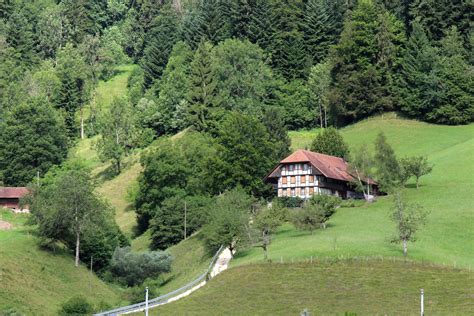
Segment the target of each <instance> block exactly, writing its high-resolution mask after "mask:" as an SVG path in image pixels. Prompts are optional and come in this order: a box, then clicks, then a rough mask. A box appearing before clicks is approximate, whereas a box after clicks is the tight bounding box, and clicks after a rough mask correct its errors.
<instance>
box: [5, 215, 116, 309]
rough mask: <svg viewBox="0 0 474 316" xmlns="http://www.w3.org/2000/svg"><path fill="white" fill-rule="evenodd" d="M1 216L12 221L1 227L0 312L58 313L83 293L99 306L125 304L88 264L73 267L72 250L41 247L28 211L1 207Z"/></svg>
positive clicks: (114, 289)
mask: <svg viewBox="0 0 474 316" xmlns="http://www.w3.org/2000/svg"><path fill="white" fill-rule="evenodd" d="M0 220H3V221H7V222H9V223H11V224H13V228H12V229H11V230H4V231H2V230H0V315H3V314H2V312H4V311H8V310H10V311H13V310H14V311H17V312H18V313H20V314H15V315H23V314H24V315H55V314H56V313H57V310H58V309H59V307H60V305H61V304H62V303H64V302H65V301H66V300H68V299H69V298H70V297H72V296H74V295H77V294H80V295H83V296H85V297H87V299H88V300H89V301H90V302H91V303H92V304H94V305H95V306H98V305H100V304H104V303H105V304H107V305H109V306H115V305H117V304H122V303H123V302H122V301H121V299H120V296H121V295H120V294H121V290H120V289H118V288H115V287H111V286H110V285H108V284H106V283H104V282H102V281H101V280H100V279H99V278H98V277H97V276H96V275H95V274H91V273H90V271H88V270H87V268H86V267H85V266H80V267H79V268H76V267H74V257H73V256H72V254H70V253H67V252H65V251H62V250H60V249H58V250H57V251H56V252H52V251H46V250H42V249H40V248H39V245H38V239H37V238H36V237H35V236H34V235H33V229H32V227H31V226H25V221H26V220H27V215H23V214H13V213H11V212H10V211H7V210H3V211H0Z"/></svg>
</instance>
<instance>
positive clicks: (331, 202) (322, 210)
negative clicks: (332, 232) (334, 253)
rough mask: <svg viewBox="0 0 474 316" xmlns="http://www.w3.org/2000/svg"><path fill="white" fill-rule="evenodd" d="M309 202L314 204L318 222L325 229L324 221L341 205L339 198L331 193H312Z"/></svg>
mask: <svg viewBox="0 0 474 316" xmlns="http://www.w3.org/2000/svg"><path fill="white" fill-rule="evenodd" d="M308 203H309V204H311V205H313V206H316V208H317V211H318V212H319V215H320V216H319V223H320V225H321V226H322V227H323V228H324V229H326V222H327V221H328V220H329V219H330V218H331V216H333V215H334V213H336V209H337V208H338V207H339V206H340V205H341V199H340V198H338V197H337V196H331V195H314V196H313V197H312V198H311V200H309V201H308Z"/></svg>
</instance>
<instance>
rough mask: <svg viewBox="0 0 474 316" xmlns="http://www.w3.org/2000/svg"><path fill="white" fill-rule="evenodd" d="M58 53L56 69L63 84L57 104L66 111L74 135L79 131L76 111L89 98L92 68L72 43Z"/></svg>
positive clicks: (69, 130) (68, 126) (71, 133)
mask: <svg viewBox="0 0 474 316" xmlns="http://www.w3.org/2000/svg"><path fill="white" fill-rule="evenodd" d="M57 55H58V56H57V67H56V69H57V74H58V78H59V80H60V82H61V85H60V88H59V96H58V98H57V100H56V106H57V107H58V108H60V109H62V110H63V111H64V115H65V121H66V127H67V129H68V133H69V136H70V137H74V136H75V135H76V131H77V125H76V111H77V110H79V109H81V108H82V107H83V105H84V104H85V103H86V102H87V100H88V98H89V89H90V69H89V68H88V67H87V65H86V62H85V59H84V56H83V55H81V53H80V51H79V50H78V49H77V48H75V47H73V46H72V44H70V43H69V44H67V45H66V46H65V47H64V48H63V49H61V50H60V51H59V52H58V54H57Z"/></svg>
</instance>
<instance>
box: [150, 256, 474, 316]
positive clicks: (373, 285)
mask: <svg viewBox="0 0 474 316" xmlns="http://www.w3.org/2000/svg"><path fill="white" fill-rule="evenodd" d="M472 281H473V280H472V274H471V273H469V272H467V271H465V270H457V269H451V268H443V267H436V266H431V265H422V264H420V263H413V262H403V261H399V260H397V261H391V260H384V261H381V260H369V261H366V260H339V261H319V262H313V263H312V264H311V263H295V264H279V263H267V264H252V265H244V266H240V267H236V268H231V269H229V270H227V271H224V272H223V273H222V274H221V275H219V276H218V277H217V278H215V279H212V280H211V281H210V282H209V283H208V285H206V286H205V287H204V288H202V289H200V290H199V291H197V292H195V293H193V294H191V295H190V296H189V297H186V298H184V299H182V300H180V301H177V302H174V303H171V304H168V305H164V306H162V307H158V308H156V309H152V310H151V313H150V314H151V315H299V314H300V313H301V312H302V311H303V310H305V309H307V310H308V311H309V312H310V314H311V315H344V314H345V313H355V314H357V315H417V314H418V315H419V311H420V289H421V288H423V289H424V291H425V313H426V315H466V314H470V313H472V311H473V308H474V303H473V301H472V295H473V293H474V288H473V282H472ZM351 315H353V314H351Z"/></svg>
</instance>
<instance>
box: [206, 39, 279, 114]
mask: <svg viewBox="0 0 474 316" xmlns="http://www.w3.org/2000/svg"><path fill="white" fill-rule="evenodd" d="M212 67H213V68H214V69H215V75H216V80H217V84H216V89H217V95H218V99H217V100H216V105H218V106H220V107H221V108H224V109H228V110H238V111H244V112H247V113H252V114H261V112H262V105H263V103H264V102H265V101H266V99H267V98H268V95H269V93H270V87H271V85H272V83H273V73H272V70H271V68H270V66H268V65H267V64H266V60H265V54H264V52H263V50H262V49H261V48H259V47H258V46H257V45H255V44H252V43H250V42H249V41H247V40H246V41H239V40H234V39H228V40H225V41H223V42H221V43H220V44H219V45H218V46H215V47H214V50H213V55H212Z"/></svg>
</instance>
